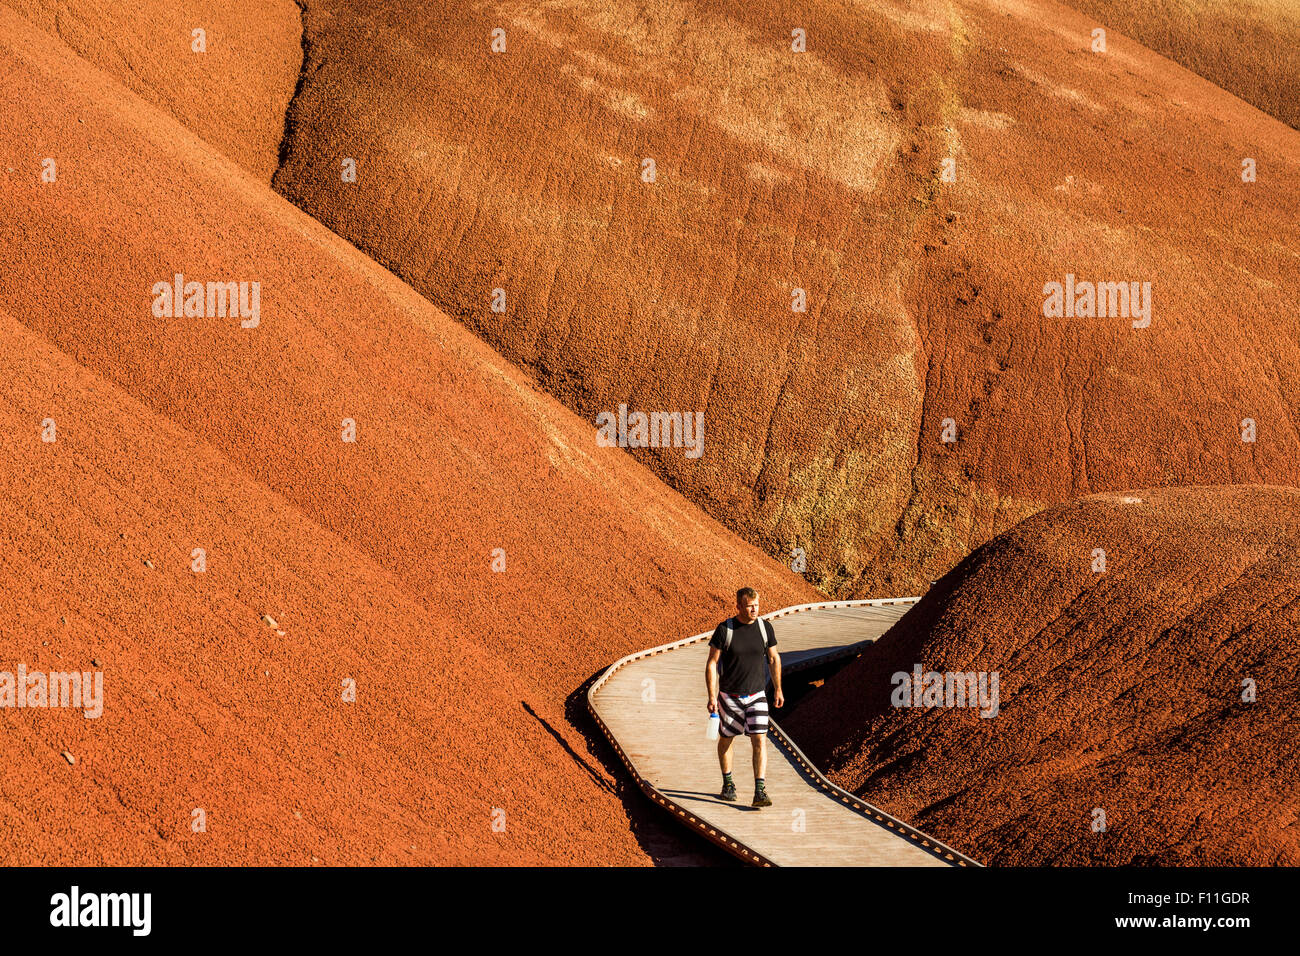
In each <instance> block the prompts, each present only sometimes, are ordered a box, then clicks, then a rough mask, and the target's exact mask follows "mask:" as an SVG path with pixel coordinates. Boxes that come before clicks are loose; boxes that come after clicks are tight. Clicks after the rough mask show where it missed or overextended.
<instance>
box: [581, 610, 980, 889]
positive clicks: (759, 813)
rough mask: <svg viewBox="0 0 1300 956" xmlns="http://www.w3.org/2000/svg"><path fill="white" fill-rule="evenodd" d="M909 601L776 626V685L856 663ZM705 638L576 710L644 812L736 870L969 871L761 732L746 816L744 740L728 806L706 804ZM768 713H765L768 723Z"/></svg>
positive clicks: (610, 680)
mask: <svg viewBox="0 0 1300 956" xmlns="http://www.w3.org/2000/svg"><path fill="white" fill-rule="evenodd" d="M918 600H919V598H890V599H886V600H880V601H834V602H827V603H825V604H805V605H799V606H798V607H790V608H785V609H783V610H780V611H776V612H775V613H772V614H765V615H763V616H764V617H765V618H767V619H769V620H776V619H778V618H779V619H781V623H780V625H779V626H778V627H777V641H778V646H779V648H780V650H781V664H782V671H783V673H786V674H788V673H791V672H792V671H798V670H800V669H801V668H805V667H809V666H812V665H814V664H821V663H825V662H826V661H828V660H833V659H835V658H837V657H848V656H851V655H853V654H856V653H858V652H859V651H860V650H861V649H862V648H863V647H864V646H866V645H867V644H869V643H871V642H872V641H874V640H875V639H876V638H878V637H879V636H880V635H881V634H883V633H884V632H885V631H886V630H888V629H889V627H890V625H892V624H893V623H894V622H895V621H896V620H898V618H900V617H902V615H903V614H904V613H905V612H906V611H907V609H908V608H909V607H911V606H912V605H913V604H915V603H916V602H917V601H918ZM711 634H712V631H710V632H709V633H707V634H697V635H696V636H694V637H688V638H686V639H685V640H681V641H676V642H674V643H672V644H664V645H662V646H660V647H652V648H649V649H647V650H644V651H638V652H637V653H635V654H630V655H628V656H627V657H625V658H623V659H622V660H620V661H618V662H616V663H615V664H614V665H613V666H611V667H610V668H609V670H607V671H605V673H604V674H602V675H601V676H600V678H599V679H598V680H597V681H596V682H595V683H594V684H592V686H591V688H590V690H588V692H587V707H588V709H589V710H590V711H591V714H592V716H593V717H594V718H595V719H596V722H597V723H598V724H599V725H600V728H601V730H602V731H603V732H604V733H605V736H606V737H608V738H609V740H610V743H612V744H613V745H614V749H615V750H616V751H617V752H618V755H619V757H621V758H622V760H623V763H624V764H625V765H626V766H627V768H628V770H629V771H630V772H631V774H632V776H633V778H634V779H635V780H636V781H637V783H638V784H639V785H640V787H641V789H642V790H643V791H645V793H646V795H647V796H649V797H650V799H651V800H653V801H654V802H655V803H657V804H659V805H660V806H662V807H664V808H665V809H666V810H668V811H669V812H670V813H672V814H673V815H674V816H675V817H676V818H677V819H678V820H680V821H681V822H682V823H684V824H685V825H687V826H689V827H691V828H693V829H695V830H697V831H699V832H700V833H702V834H703V835H704V836H705V837H707V838H708V839H710V840H712V841H713V842H714V843H717V844H718V845H719V846H722V847H723V848H725V849H727V850H729V851H730V852H732V853H734V854H736V855H737V856H739V857H740V858H741V859H744V860H747V861H749V862H751V863H757V864H761V865H765V866H864V865H865V866H945V865H946V866H978V865H979V864H978V863H976V862H975V861H974V860H972V859H970V858H969V857H967V856H965V855H964V854H961V853H958V852H957V851H956V850H953V849H952V848H950V847H947V846H945V845H944V844H942V843H940V842H939V841H937V840H935V839H933V838H931V837H928V836H926V835H925V834H924V833H921V832H920V831H919V830H916V829H914V828H912V827H910V826H908V825H907V824H906V823H904V822H903V821H901V820H899V819H897V818H895V817H892V816H890V815H889V814H887V813H885V812H884V811H882V810H878V809H876V808H875V807H873V806H871V805H870V804H868V803H864V802H863V801H861V800H859V799H858V798H857V797H855V796H854V795H853V794H851V793H848V792H847V791H844V790H841V789H840V788H839V787H837V786H835V785H834V784H833V783H831V782H830V781H829V780H827V779H826V778H825V777H824V776H823V775H822V774H821V773H820V771H818V770H817V768H816V767H814V766H813V765H812V764H811V763H810V762H809V761H808V760H807V758H805V757H804V755H803V754H802V753H800V751H799V748H798V747H796V746H795V744H794V742H793V741H792V740H790V738H789V737H787V736H786V735H785V734H784V733H783V732H782V731H781V729H780V728H779V727H778V726H777V722H776V721H775V720H773V721H772V722H771V725H770V727H771V729H770V731H769V733H768V755H767V789H768V793H769V794H770V795H771V797H772V800H773V803H774V806H771V807H767V808H766V809H763V810H755V809H753V808H752V807H750V806H749V804H748V801H749V798H750V797H751V796H752V795H753V791H752V783H753V777H752V770H751V768H750V748H749V742H748V741H747V740H740V741H738V742H737V743H736V744H734V745H733V746H734V749H733V751H732V753H733V759H734V761H735V764H734V765H735V770H736V787H737V789H738V790H739V795H740V802H739V803H734V804H729V803H723V802H722V801H721V800H719V799H718V797H717V794H718V790H719V789H720V787H721V778H720V775H719V772H718V757H717V753H716V750H715V746H714V744H713V743H712V742H711V741H709V740H707V739H705V736H704V730H705V721H706V719H707V715H706V712H705V708H704V663H705V659H706V657H707V656H708V652H707V645H708V641H709V637H710V636H711ZM773 713H775V711H773Z"/></svg>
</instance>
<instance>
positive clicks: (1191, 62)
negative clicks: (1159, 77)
mask: <svg viewBox="0 0 1300 956" xmlns="http://www.w3.org/2000/svg"><path fill="white" fill-rule="evenodd" d="M1068 3H1069V5H1070V6H1072V7H1074V8H1075V9H1076V10H1078V11H1079V12H1080V13H1086V14H1088V15H1089V16H1092V17H1096V18H1097V20H1098V21H1099V22H1100V23H1101V24H1102V25H1103V26H1105V27H1108V28H1111V29H1114V30H1119V31H1122V32H1124V33H1126V34H1128V35H1129V36H1131V37H1133V38H1134V39H1135V40H1137V41H1138V42H1139V43H1142V44H1144V45H1146V46H1148V47H1150V48H1151V49H1153V50H1155V51H1156V52H1157V53H1162V54H1164V55H1165V56H1167V57H1169V58H1170V59H1171V60H1176V61H1177V62H1179V63H1181V64H1182V65H1183V66H1185V67H1187V68H1188V69H1189V70H1191V71H1192V72H1193V73H1199V74H1200V75H1201V76H1203V77H1205V78H1206V79H1207V80H1209V81H1210V82H1212V83H1216V84H1218V85H1219V86H1221V87H1223V88H1224V89H1225V90H1228V91H1230V92H1232V93H1236V94H1237V95H1238V96H1240V97H1241V98H1242V99H1243V100H1245V101H1246V102H1247V103H1250V104H1252V105H1253V106H1256V107H1258V108H1259V109H1261V110H1263V111H1264V112H1265V113H1270V114H1272V115H1273V116H1276V117H1277V118H1278V119H1280V120H1281V121H1282V122H1284V123H1286V124H1287V125H1288V126H1292V127H1295V128H1297V129H1300V96H1297V91H1298V90H1300V5H1297V4H1296V2H1295V0H1232V2H1231V3H1225V2H1224V0H1179V2H1178V3H1174V4H1171V3H1169V2H1168V0H1068Z"/></svg>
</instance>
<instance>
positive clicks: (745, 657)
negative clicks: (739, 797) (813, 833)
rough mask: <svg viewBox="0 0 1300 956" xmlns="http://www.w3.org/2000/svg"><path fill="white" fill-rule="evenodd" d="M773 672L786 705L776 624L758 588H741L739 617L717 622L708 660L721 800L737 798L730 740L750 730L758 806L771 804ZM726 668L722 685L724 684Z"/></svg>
mask: <svg viewBox="0 0 1300 956" xmlns="http://www.w3.org/2000/svg"><path fill="white" fill-rule="evenodd" d="M769 667H770V668H771V671H772V692H773V701H772V702H773V703H774V704H775V705H776V706H777V707H783V706H785V696H784V695H783V694H782V693H781V655H780V654H778V653H777V650H776V634H775V632H773V630H772V622H771V621H764V620H763V619H761V618H760V617H759V616H758V592H757V591H755V590H754V589H753V588H741V589H740V590H739V591H737V592H736V616H735V617H732V618H728V619H727V620H725V621H723V622H722V623H721V624H719V625H718V627H717V629H716V630H715V631H714V632H713V637H712V639H711V640H710V641H709V662H708V664H707V665H705V668H704V685H705V687H706V688H707V689H708V692H709V713H710V714H717V715H718V716H719V718H720V720H719V723H720V724H721V727H720V728H719V730H720V731H721V736H720V737H719V738H718V763H719V764H720V765H721V767H722V793H721V794H719V796H720V797H721V799H723V800H726V801H727V802H728V803H734V802H735V800H736V784H735V781H734V780H732V779H731V744H732V741H733V740H735V738H736V737H737V736H738V735H739V734H746V735H747V736H748V737H749V740H750V742H751V743H752V744H753V748H754V804H753V805H754V806H756V807H770V806H771V805H772V799H771V798H770V797H769V796H768V795H767V788H766V786H765V783H764V779H763V778H764V777H765V776H766V775H767V751H766V749H764V742H765V741H766V740H767V694H766V688H767V670H768V668H769ZM719 671H721V688H719Z"/></svg>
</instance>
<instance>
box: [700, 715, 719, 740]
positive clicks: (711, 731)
mask: <svg viewBox="0 0 1300 956" xmlns="http://www.w3.org/2000/svg"><path fill="white" fill-rule="evenodd" d="M721 726H722V717H721V715H719V714H717V713H713V714H709V727H708V729H707V730H706V731H704V736H705V737H708V738H709V739H710V740H717V739H718V728H719V727H721Z"/></svg>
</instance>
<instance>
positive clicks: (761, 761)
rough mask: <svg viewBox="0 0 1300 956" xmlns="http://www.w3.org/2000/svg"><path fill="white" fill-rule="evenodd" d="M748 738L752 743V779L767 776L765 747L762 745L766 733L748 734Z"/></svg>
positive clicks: (765, 738)
mask: <svg viewBox="0 0 1300 956" xmlns="http://www.w3.org/2000/svg"><path fill="white" fill-rule="evenodd" d="M749 739H750V740H751V741H752V742H753V744H754V779H755V780H762V779H764V778H765V777H767V748H766V747H764V746H763V743H764V741H766V740H767V734H750V736H749ZM728 763H730V760H728Z"/></svg>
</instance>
